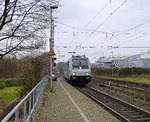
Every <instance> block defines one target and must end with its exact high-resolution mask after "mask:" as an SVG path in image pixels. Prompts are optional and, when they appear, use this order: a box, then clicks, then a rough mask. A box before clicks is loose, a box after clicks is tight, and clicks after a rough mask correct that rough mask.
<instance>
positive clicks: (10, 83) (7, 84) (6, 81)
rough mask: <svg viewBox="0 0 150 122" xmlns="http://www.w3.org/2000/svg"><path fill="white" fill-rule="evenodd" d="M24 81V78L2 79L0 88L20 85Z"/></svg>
mask: <svg viewBox="0 0 150 122" xmlns="http://www.w3.org/2000/svg"><path fill="white" fill-rule="evenodd" d="M22 83H23V78H8V79H1V80H0V89H3V88H5V87H13V86H20V85H22Z"/></svg>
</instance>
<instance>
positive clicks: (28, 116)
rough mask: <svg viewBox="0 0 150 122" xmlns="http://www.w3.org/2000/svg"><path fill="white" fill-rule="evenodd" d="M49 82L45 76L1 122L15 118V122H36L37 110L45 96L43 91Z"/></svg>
mask: <svg viewBox="0 0 150 122" xmlns="http://www.w3.org/2000/svg"><path fill="white" fill-rule="evenodd" d="M47 84H48V77H47V76H45V77H44V78H43V79H42V80H41V81H40V82H39V83H38V84H37V85H36V86H35V87H34V88H33V89H32V90H31V91H30V92H29V93H28V94H27V95H26V96H25V97H24V98H23V99H22V100H21V101H20V102H19V103H18V104H17V105H16V106H15V107H14V108H13V109H12V110H11V111H10V112H9V113H8V114H7V115H6V116H5V117H4V119H3V120H2V121H1V122H8V121H9V120H10V119H13V120H14V121H15V122H20V121H21V122H30V121H32V122H34V120H35V114H34V113H35V111H36V110H37V107H38V105H39V102H40V100H41V98H42V96H43V91H44V88H45V87H46V85H47Z"/></svg>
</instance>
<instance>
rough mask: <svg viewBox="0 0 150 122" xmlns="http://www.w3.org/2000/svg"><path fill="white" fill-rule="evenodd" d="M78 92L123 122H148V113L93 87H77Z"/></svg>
mask: <svg viewBox="0 0 150 122" xmlns="http://www.w3.org/2000/svg"><path fill="white" fill-rule="evenodd" d="M78 89H79V90H80V92H82V93H84V94H86V95H87V96H88V97H90V98H91V99H93V100H94V101H96V102H97V103H98V104H100V105H102V106H104V107H105V108H107V109H108V110H110V111H111V112H112V113H113V114H115V115H116V116H117V117H118V118H119V119H120V120H121V121H125V122H150V112H148V111H146V110H144V109H141V108H139V107H137V106H134V105H132V104H129V103H127V102H125V101H122V100H120V99H118V98H115V97H112V96H110V95H109V94H107V93H104V92H102V91H100V90H97V89H95V88H93V87H89V86H85V87H78Z"/></svg>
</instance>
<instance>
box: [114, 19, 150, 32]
mask: <svg viewBox="0 0 150 122" xmlns="http://www.w3.org/2000/svg"><path fill="white" fill-rule="evenodd" d="M149 22H150V19H148V20H146V21H144V22H142V23H140V24H138V25H136V26H134V27H132V28H129V29H127V30H124V31H118V32H116V34H117V35H119V34H124V33H125V32H128V31H132V30H134V29H137V28H139V27H141V26H143V25H145V24H147V23H149ZM119 32H120V33H119Z"/></svg>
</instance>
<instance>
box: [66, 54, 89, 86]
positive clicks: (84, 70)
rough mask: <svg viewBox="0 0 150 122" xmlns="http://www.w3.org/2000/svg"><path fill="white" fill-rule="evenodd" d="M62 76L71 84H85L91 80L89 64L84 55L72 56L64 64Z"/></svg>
mask: <svg viewBox="0 0 150 122" xmlns="http://www.w3.org/2000/svg"><path fill="white" fill-rule="evenodd" d="M64 78H65V79H67V80H69V81H70V82H71V83H72V84H87V83H88V82H90V81H91V64H90V61H89V59H88V58H87V57H85V56H72V57H71V58H70V59H69V60H68V61H67V62H66V63H65V66H64Z"/></svg>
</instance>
